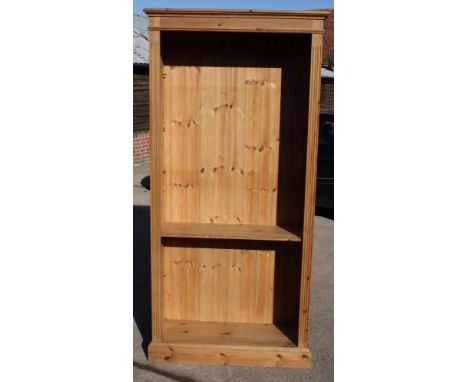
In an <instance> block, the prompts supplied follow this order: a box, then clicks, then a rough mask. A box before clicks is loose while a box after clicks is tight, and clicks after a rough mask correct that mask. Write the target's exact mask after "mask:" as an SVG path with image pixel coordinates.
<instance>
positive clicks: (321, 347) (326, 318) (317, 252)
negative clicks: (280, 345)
mask: <svg viewBox="0 0 468 382" xmlns="http://www.w3.org/2000/svg"><path fill="white" fill-rule="evenodd" d="M133 172H134V173H133V190H134V192H133V195H134V196H133V204H134V207H133V209H134V254H133V256H134V262H133V263H134V265H133V266H134V270H133V272H134V273H133V278H134V282H133V300H134V307H133V311H134V312H133V313H134V322H133V375H134V381H135V382H146V381H181V382H191V381H193V382H195V381H197V382H202V381H203V382H211V381H242V382H250V381H251V382H262V381H268V382H276V381H288V382H295V381H308V382H330V381H333V220H330V219H326V218H323V217H320V216H316V217H315V224H314V226H315V228H314V253H313V262H312V266H313V270H312V293H311V314H310V318H309V320H310V321H309V328H310V330H309V346H310V349H311V351H312V358H313V366H312V368H311V369H289V368H288V369H286V368H263V367H242V366H218V365H193V364H176V363H163V362H149V361H148V360H147V358H146V354H145V351H146V350H145V349H146V346H147V344H148V343H149V341H150V322H151V321H150V319H151V318H150V306H149V269H148V267H149V201H150V199H149V191H147V190H146V189H145V187H143V186H142V185H141V181H142V179H143V180H144V181H143V183H144V184H145V181H146V180H147V179H148V178H146V177H147V176H148V175H149V169H148V164H140V165H135V166H134V169H133Z"/></svg>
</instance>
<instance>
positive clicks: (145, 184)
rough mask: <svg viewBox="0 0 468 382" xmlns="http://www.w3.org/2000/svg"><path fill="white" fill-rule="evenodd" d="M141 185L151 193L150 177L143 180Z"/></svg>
mask: <svg viewBox="0 0 468 382" xmlns="http://www.w3.org/2000/svg"><path fill="white" fill-rule="evenodd" d="M140 184H141V185H142V186H143V187H144V188H146V189H147V190H148V191H149V190H150V176H149V175H147V176H145V177H144V178H143V179H142V180H141V182H140Z"/></svg>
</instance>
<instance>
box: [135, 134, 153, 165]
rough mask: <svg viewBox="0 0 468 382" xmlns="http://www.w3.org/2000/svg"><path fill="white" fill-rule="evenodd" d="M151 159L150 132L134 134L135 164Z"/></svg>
mask: <svg viewBox="0 0 468 382" xmlns="http://www.w3.org/2000/svg"><path fill="white" fill-rule="evenodd" d="M149 159H150V133H149V131H148V130H143V131H134V132H133V163H140V162H146V161H148V160H149Z"/></svg>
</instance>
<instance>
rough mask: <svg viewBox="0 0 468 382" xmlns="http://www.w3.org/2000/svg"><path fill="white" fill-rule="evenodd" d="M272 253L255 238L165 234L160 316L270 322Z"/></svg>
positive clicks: (271, 317) (272, 282) (272, 278)
mask: <svg viewBox="0 0 468 382" xmlns="http://www.w3.org/2000/svg"><path fill="white" fill-rule="evenodd" d="M187 240H188V242H187ZM274 258H275V251H274V250H272V249H269V248H267V247H263V246H262V245H260V244H258V243H255V242H250V243H245V244H243V245H242V246H241V247H239V246H237V245H234V243H232V242H231V243H224V241H222V240H215V241H213V240H202V241H198V242H197V243H193V239H192V241H191V240H190V239H166V241H165V245H164V248H163V264H164V266H165V267H164V277H163V294H164V304H165V306H166V307H167V309H165V310H164V318H166V319H175V320H200V321H217V322H230V321H234V322H251V323H272V322H273V293H274V291H273V284H274ZM168 264H169V265H168Z"/></svg>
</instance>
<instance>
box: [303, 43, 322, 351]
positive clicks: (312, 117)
mask: <svg viewBox="0 0 468 382" xmlns="http://www.w3.org/2000/svg"><path fill="white" fill-rule="evenodd" d="M322 44H323V36H322V35H312V44H311V60H310V62H311V69H310V85H309V89H310V90H309V91H310V94H309V126H308V134H307V161H306V163H307V170H306V187H305V203H304V205H305V207H304V231H303V244H302V270H301V292H300V293H301V294H300V308H299V309H300V310H299V339H298V345H299V347H307V345H308V332H309V303H310V284H311V271H312V269H311V267H312V249H313V248H312V243H313V229H314V211H315V192H316V178H317V152H318V132H319V114H320V71H321V66H322Z"/></svg>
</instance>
